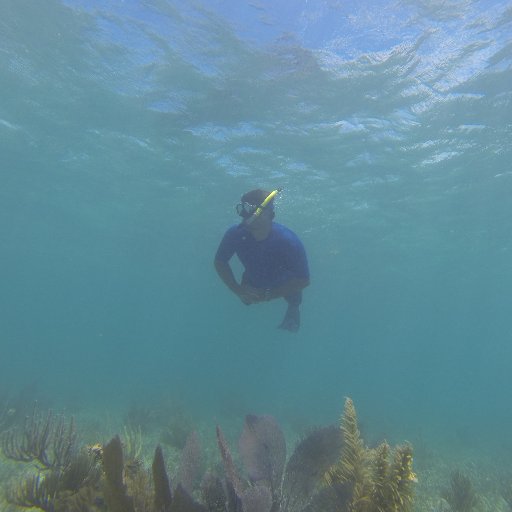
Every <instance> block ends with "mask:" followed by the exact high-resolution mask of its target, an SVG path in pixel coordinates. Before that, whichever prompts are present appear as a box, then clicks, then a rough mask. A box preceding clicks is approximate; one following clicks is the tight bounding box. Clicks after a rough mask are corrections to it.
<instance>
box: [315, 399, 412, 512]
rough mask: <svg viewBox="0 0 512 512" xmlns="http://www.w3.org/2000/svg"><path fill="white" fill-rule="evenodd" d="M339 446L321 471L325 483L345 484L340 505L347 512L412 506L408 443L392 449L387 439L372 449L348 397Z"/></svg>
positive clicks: (402, 511)
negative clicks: (336, 455) (347, 496)
mask: <svg viewBox="0 0 512 512" xmlns="http://www.w3.org/2000/svg"><path fill="white" fill-rule="evenodd" d="M341 430H342V433H343V449H342V453H341V457H340V459H339V461H338V462H337V463H336V464H335V465H334V466H333V467H331V468H330V469H329V470H328V471H327V472H326V474H325V480H326V482H327V484H328V485H330V486H333V485H343V484H344V485H347V486H348V487H349V488H350V489H351V496H350V499H349V500H348V502H347V503H346V504H342V506H341V507H340V508H341V509H342V510H345V509H346V510H347V511H349V512H407V511H410V510H412V504H413V483H414V482H415V481H416V475H415V474H414V473H413V471H412V447H411V446H410V445H408V444H406V445H403V446H398V447H396V448H395V449H394V450H391V448H390V447H389V446H388V444H387V443H382V444H381V445H380V446H378V447H377V448H376V449H373V450H372V449H369V448H366V447H365V446H364V443H363V440H362V439H361V436H360V433H359V429H358V426H357V415H356V411H355V408H354V404H353V402H352V400H351V399H350V398H347V399H346V401H345V409H344V412H343V417H342V421H341Z"/></svg>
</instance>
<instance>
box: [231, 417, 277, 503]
mask: <svg viewBox="0 0 512 512" xmlns="http://www.w3.org/2000/svg"><path fill="white" fill-rule="evenodd" d="M239 450H240V456H241V458H242V461H243V463H244V467H245V468H246V470H247V473H248V476H249V479H250V480H251V482H252V483H262V484H265V485H267V486H269V487H270V490H271V493H272V497H273V498H274V499H275V498H276V496H277V494H278V493H279V488H280V484H281V478H282V476H283V470H284V465H285V462H286V441H285V438H284V435H283V432H282V431H281V429H280V428H279V425H278V424H277V422H276V421H275V419H274V418H272V417H271V416H255V415H253V414H249V415H247V416H246V417H245V425H244V430H243V432H242V435H241V436H240V441H239Z"/></svg>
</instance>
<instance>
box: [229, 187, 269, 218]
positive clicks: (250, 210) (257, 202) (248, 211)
mask: <svg viewBox="0 0 512 512" xmlns="http://www.w3.org/2000/svg"><path fill="white" fill-rule="evenodd" d="M270 194H271V192H268V191H266V190H262V189H261V188H257V189H254V190H250V191H249V192H246V193H245V194H244V195H243V196H242V198H241V200H240V203H238V204H237V205H236V212H237V213H238V215H240V217H242V218H243V219H244V220H247V219H249V218H251V217H252V216H253V215H254V213H255V212H256V210H257V209H258V208H260V207H261V205H262V203H263V202H264V201H265V199H267V197H268V196H269V195H270ZM262 210H263V211H262V215H265V216H266V217H267V216H268V217H270V220H272V219H273V218H274V216H275V212H274V198H272V200H271V201H269V202H268V204H267V205H265V206H264V207H263V208H262Z"/></svg>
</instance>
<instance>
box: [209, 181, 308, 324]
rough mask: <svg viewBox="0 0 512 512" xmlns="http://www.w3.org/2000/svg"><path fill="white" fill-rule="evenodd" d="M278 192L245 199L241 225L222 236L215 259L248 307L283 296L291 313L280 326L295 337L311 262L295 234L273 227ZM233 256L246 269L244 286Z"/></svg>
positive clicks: (253, 193) (240, 211) (256, 192)
mask: <svg viewBox="0 0 512 512" xmlns="http://www.w3.org/2000/svg"><path fill="white" fill-rule="evenodd" d="M278 192H279V190H273V191H272V192H267V191H265V190H261V189H256V190H251V191H250V192H247V193H246V194H244V195H243V196H242V200H241V202H240V203H239V204H238V205H237V207H236V211H237V213H238V215H240V217H242V219H243V220H242V222H241V223H240V224H236V225H234V226H232V227H230V228H229V229H228V230H227V231H226V233H225V234H224V237H223V239H222V241H221V243H220V245H219V248H218V249H217V253H216V254H215V269H216V270H217V273H218V274H219V276H220V278H221V279H222V281H223V282H224V284H225V285H226V286H227V287H228V288H229V289H230V290H231V291H232V292H233V293H234V294H235V295H237V296H238V297H239V299H240V300H241V301H242V302H243V303H244V304H246V305H250V304H256V303H258V302H263V301H269V300H273V299H278V298H280V297H283V298H284V299H285V301H286V302H287V303H288V308H287V310H286V314H285V316H284V319H283V321H282V322H281V324H280V325H279V327H280V328H281V329H286V330H288V331H291V332H297V331H298V330H299V327H300V310H299V306H300V304H301V302H302V290H303V288H305V287H306V286H308V285H309V269H308V261H307V257H306V251H305V250H304V246H303V245H302V242H301V241H300V240H299V238H298V237H297V235H296V234H295V233H293V231H291V230H290V229H288V228H287V227H285V226H283V225H281V224H278V223H277V222H273V219H274V216H275V212H274V198H275V196H276V195H277V194H278ZM235 253H236V255H237V256H238V258H239V260H240V261H241V263H242V265H243V266H244V272H243V275H242V279H241V283H238V281H237V280H236V279H235V276H234V274H233V270H232V269H231V266H230V264H229V260H230V259H231V257H232V256H233V255H234V254H235Z"/></svg>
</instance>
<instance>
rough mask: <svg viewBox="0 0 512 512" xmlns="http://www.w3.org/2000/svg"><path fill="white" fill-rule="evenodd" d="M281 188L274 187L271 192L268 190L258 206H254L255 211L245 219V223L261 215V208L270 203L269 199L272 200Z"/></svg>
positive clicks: (250, 222) (251, 221)
mask: <svg viewBox="0 0 512 512" xmlns="http://www.w3.org/2000/svg"><path fill="white" fill-rule="evenodd" d="M281 190H283V189H282V188H276V189H275V190H272V192H270V194H269V195H268V196H267V197H266V198H265V199H264V201H263V202H262V203H261V204H260V205H259V206H258V208H256V211H255V212H254V213H253V214H252V215H251V216H250V217H249V218H248V219H245V221H244V222H245V224H252V223H253V222H254V220H255V219H256V218H257V217H259V216H260V215H261V213H262V212H263V208H265V207H266V206H267V205H268V204H269V203H270V201H272V199H274V197H276V196H277V194H279V192H281Z"/></svg>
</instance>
